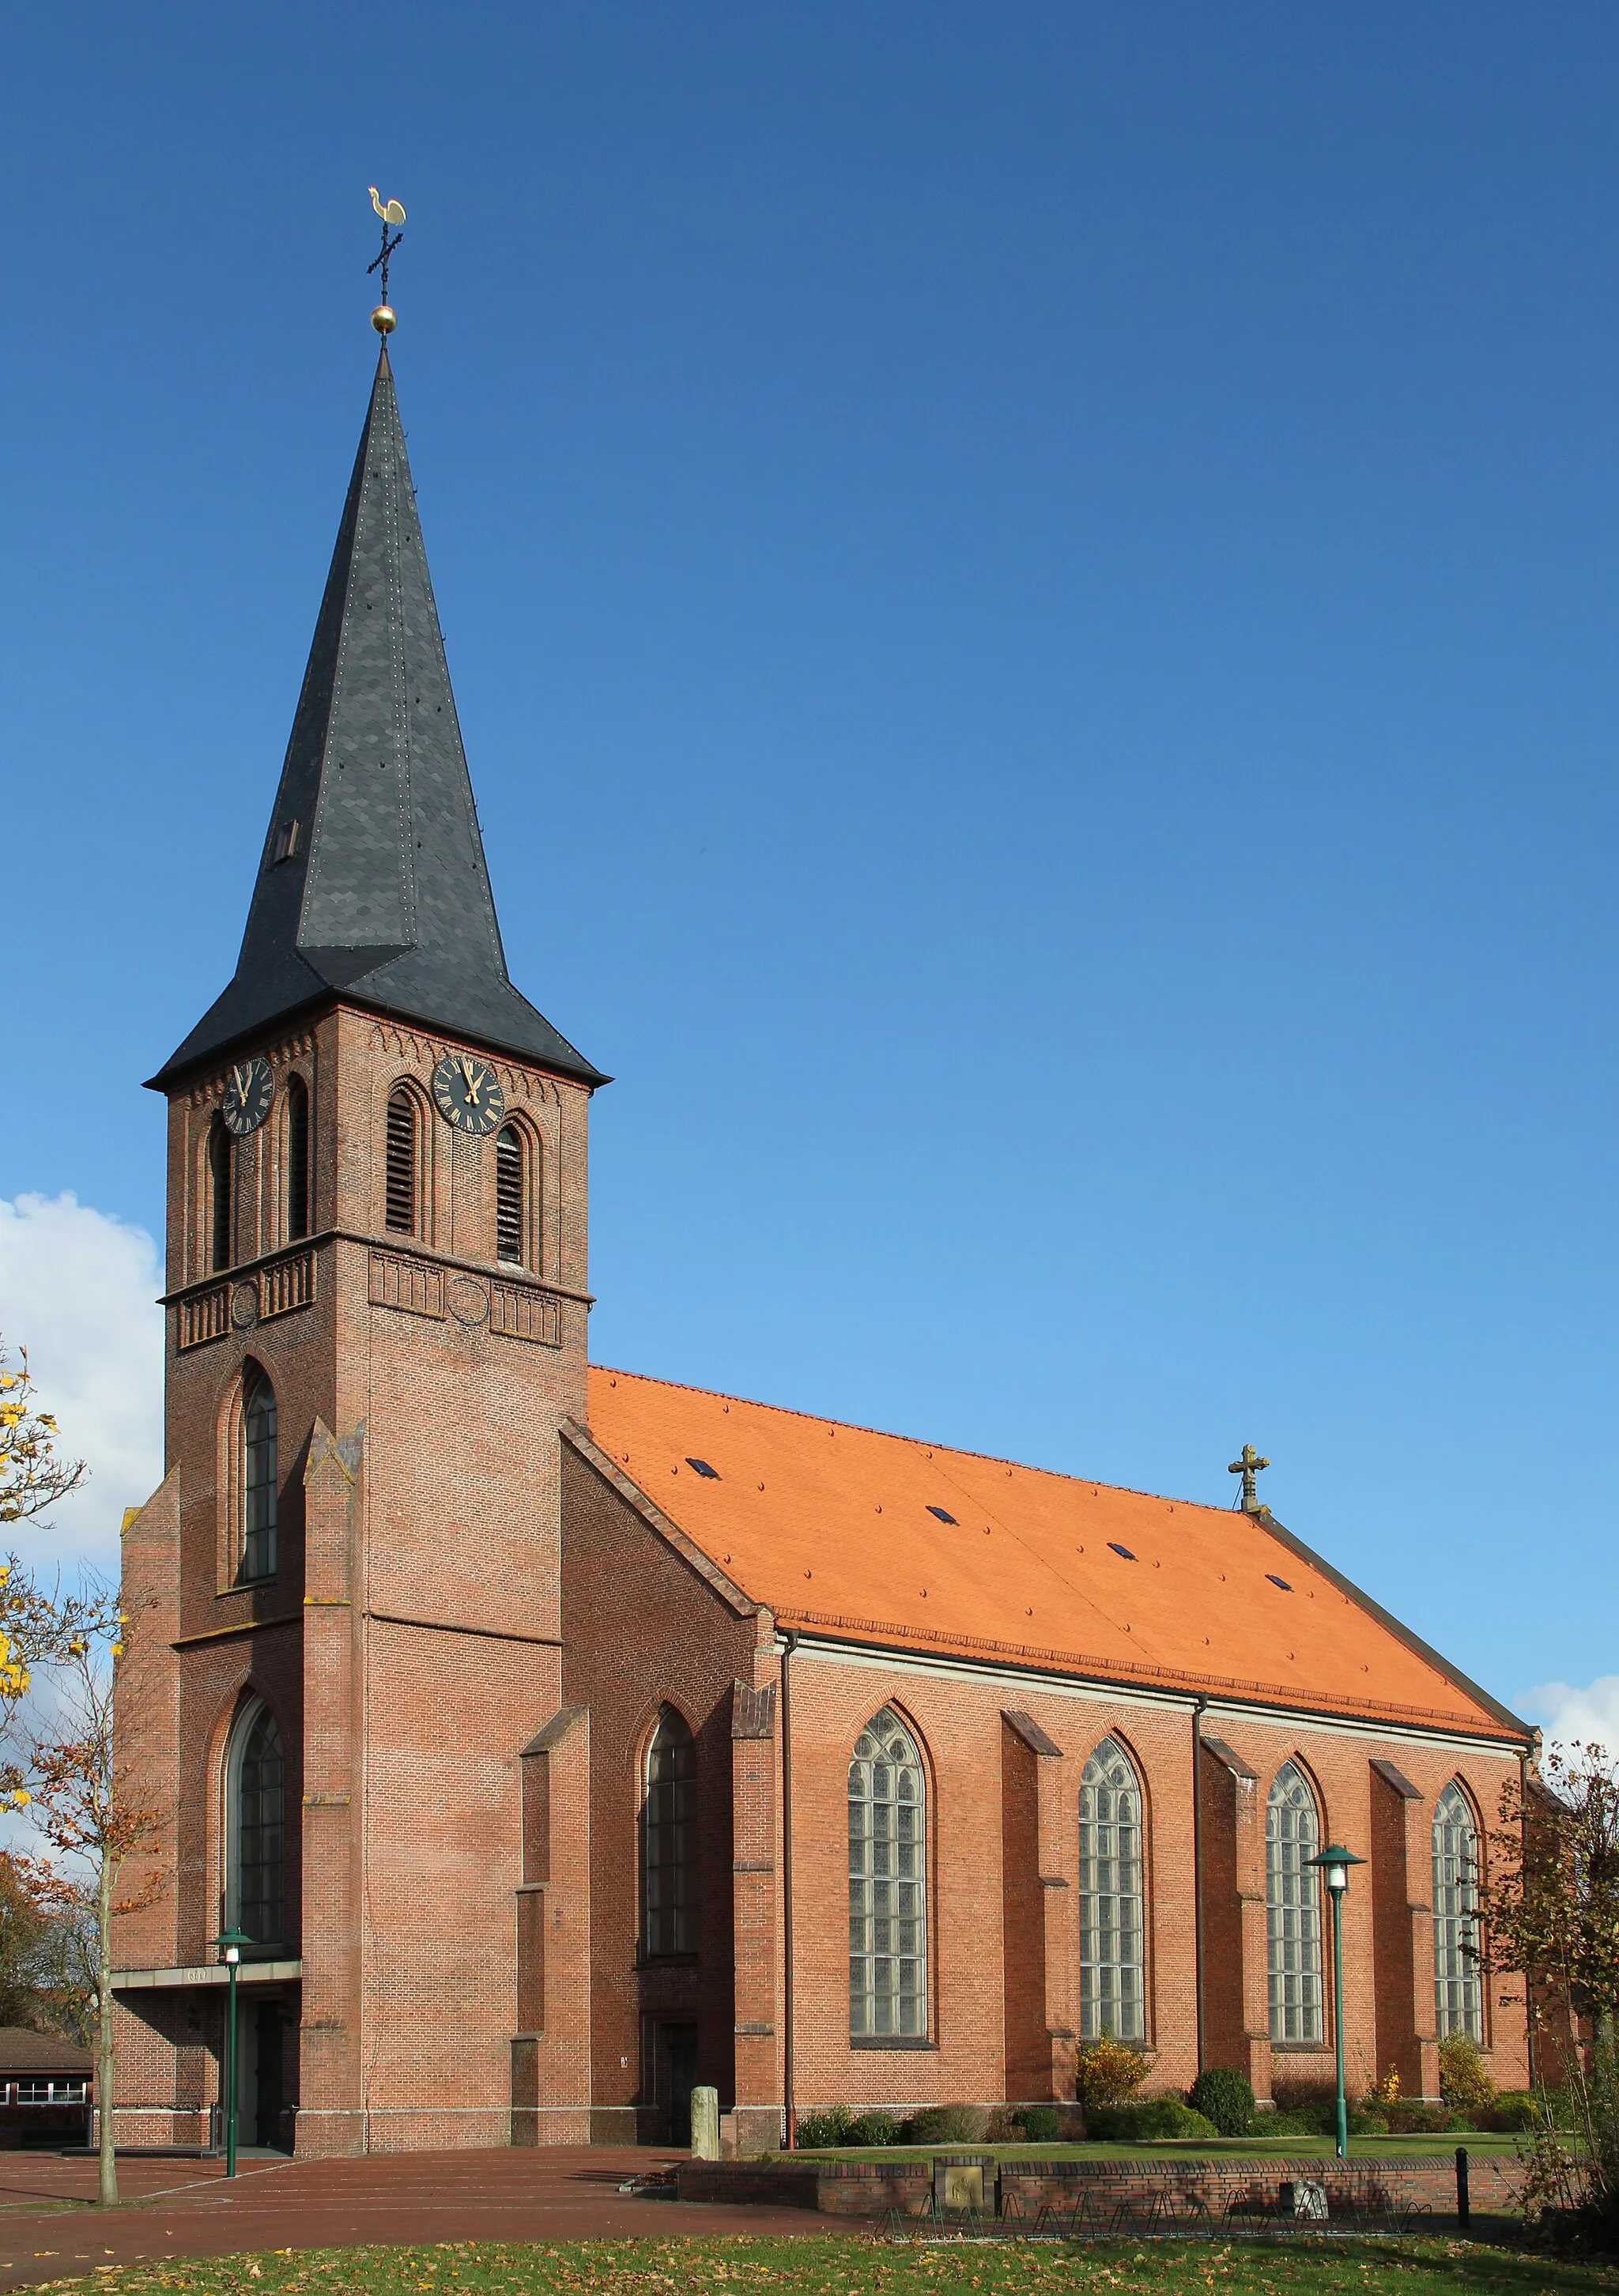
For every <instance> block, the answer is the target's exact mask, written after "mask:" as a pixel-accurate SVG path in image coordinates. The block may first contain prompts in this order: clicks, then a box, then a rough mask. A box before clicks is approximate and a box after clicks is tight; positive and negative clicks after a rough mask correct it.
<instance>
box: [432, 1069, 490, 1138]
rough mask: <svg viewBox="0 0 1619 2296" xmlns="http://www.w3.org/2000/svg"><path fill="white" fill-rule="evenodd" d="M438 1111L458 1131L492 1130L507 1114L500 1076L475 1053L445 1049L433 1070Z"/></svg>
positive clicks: (434, 1096) (434, 1094) (434, 1092)
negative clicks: (447, 1051)
mask: <svg viewBox="0 0 1619 2296" xmlns="http://www.w3.org/2000/svg"><path fill="white" fill-rule="evenodd" d="M433 1098H434V1100H435V1101H437V1103H438V1104H439V1113H440V1116H441V1117H442V1118H443V1119H444V1121H445V1122H446V1123H447V1124H453V1125H454V1126H455V1128H456V1131H457V1132H492V1131H493V1130H494V1129H495V1127H496V1126H497V1124H498V1123H499V1121H500V1119H501V1118H502V1117H503V1116H504V1115H505V1094H504V1093H503V1092H502V1091H501V1089H500V1078H498V1077H497V1075H496V1073H495V1071H494V1070H493V1069H492V1068H491V1067H490V1066H489V1062H487V1061H481V1060H480V1059H479V1058H478V1055H477V1054H476V1053H446V1054H445V1055H444V1058H443V1059H442V1060H441V1061H440V1063H439V1065H438V1067H437V1068H436V1069H435V1070H433Z"/></svg>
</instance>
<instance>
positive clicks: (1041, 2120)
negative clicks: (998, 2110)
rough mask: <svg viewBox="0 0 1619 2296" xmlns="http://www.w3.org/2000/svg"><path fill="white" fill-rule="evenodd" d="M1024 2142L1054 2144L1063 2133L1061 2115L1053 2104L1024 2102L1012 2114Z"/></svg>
mask: <svg viewBox="0 0 1619 2296" xmlns="http://www.w3.org/2000/svg"><path fill="white" fill-rule="evenodd" d="M1013 2126H1014V2127H1015V2128H1021V2129H1022V2130H1023V2142H1024V2144H1056V2141H1057V2138H1058V2137H1059V2136H1061V2135H1062V2133H1063V2116H1062V2114H1061V2113H1060V2112H1058V2111H1057V2109H1056V2105H1055V2104H1025V2105H1024V2106H1023V2109H1022V2110H1021V2112H1017V2113H1016V2114H1015V2116H1014V2120H1013Z"/></svg>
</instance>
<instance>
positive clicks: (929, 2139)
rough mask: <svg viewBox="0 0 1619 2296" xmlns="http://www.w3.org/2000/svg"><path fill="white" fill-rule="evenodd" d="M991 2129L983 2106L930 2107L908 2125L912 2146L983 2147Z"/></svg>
mask: <svg viewBox="0 0 1619 2296" xmlns="http://www.w3.org/2000/svg"><path fill="white" fill-rule="evenodd" d="M989 2127H990V2112H989V2107H988V2106H987V2105H982V2104H930V2105H928V2106H927V2107H926V2108H925V2111H923V2112H918V2113H917V2114H916V2115H915V2117H914V2118H913V2120H912V2121H911V2124H910V2132H909V2134H910V2141H911V2143H912V2144H982V2142H983V2140H984V2137H985V2136H986V2135H987V2134H988V2131H989Z"/></svg>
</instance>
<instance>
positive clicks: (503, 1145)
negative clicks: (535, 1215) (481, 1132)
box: [495, 1124, 523, 1267]
mask: <svg viewBox="0 0 1619 2296" xmlns="http://www.w3.org/2000/svg"><path fill="white" fill-rule="evenodd" d="M495 1256H496V1258H497V1259H504V1260H506V1261H508V1262H509V1263H510V1264H511V1265H512V1266H513V1267H522V1259H523V1251H522V1133H520V1132H519V1131H518V1129H517V1128H516V1126H515V1125H514V1124H508V1125H506V1126H505V1128H504V1129H503V1130H502V1131H501V1133H500V1136H499V1137H498V1138H497V1141H496V1143H495Z"/></svg>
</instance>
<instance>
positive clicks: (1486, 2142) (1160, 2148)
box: [775, 2129, 1517, 2161]
mask: <svg viewBox="0 0 1619 2296" xmlns="http://www.w3.org/2000/svg"><path fill="white" fill-rule="evenodd" d="M1459 2144H1465V2145H1466V2146H1467V2152H1468V2153H1469V2155H1470V2156H1472V2157H1474V2158H1476V2157H1477V2156H1478V2155H1479V2154H1481V2153H1508V2154H1511V2153H1513V2152H1514V2151H1515V2150H1516V2144H1517V2139H1516V2136H1496V2135H1493V2134H1481V2133H1480V2132H1479V2131H1478V2130H1476V2129H1464V2130H1462V2131H1460V2132H1459V2133H1458V2132H1457V2131H1454V2130H1451V2129H1444V2130H1442V2131H1441V2132H1440V2134H1439V2135H1437V2136H1352V2137H1351V2138H1350V2140H1349V2157H1350V2159H1351V2160H1352V2161H1389V2160H1400V2159H1402V2158H1406V2157H1409V2156H1418V2155H1430V2154H1434V2153H1443V2154H1445V2155H1446V2156H1447V2157H1450V2158H1453V2157H1454V2155H1455V2152H1456V2148H1457V2146H1458V2145H1459ZM934 2153H993V2154H994V2155H995V2157H996V2159H997V2160H998V2161H1162V2160H1163V2158H1164V2156H1165V2154H1166V2153H1167V2154H1168V2155H1169V2156H1170V2157H1171V2159H1179V2160H1196V2161H1208V2160H1217V2159H1220V2158H1221V2157H1224V2158H1227V2159H1234V2160H1240V2161H1264V2160H1275V2159H1278V2158H1281V2159H1285V2160H1289V2161H1304V2160H1317V2161H1325V2160H1330V2159H1331V2158H1332V2154H1333V2140H1332V2138H1331V2137H1330V2136H1174V2137H1160V2138H1158V2139H1155V2141H1154V2142H1153V2143H1152V2144H869V2145H859V2144H829V2145H827V2146H826V2147H825V2148H823V2149H822V2150H821V2151H819V2152H813V2153H812V2152H810V2151H809V2150H808V2149H805V2150H803V2151H801V2152H798V2153H777V2154H776V2155H775V2158H776V2159H777V2160H781V2161H928V2160H931V2159H932V2158H933V2154H934Z"/></svg>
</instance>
